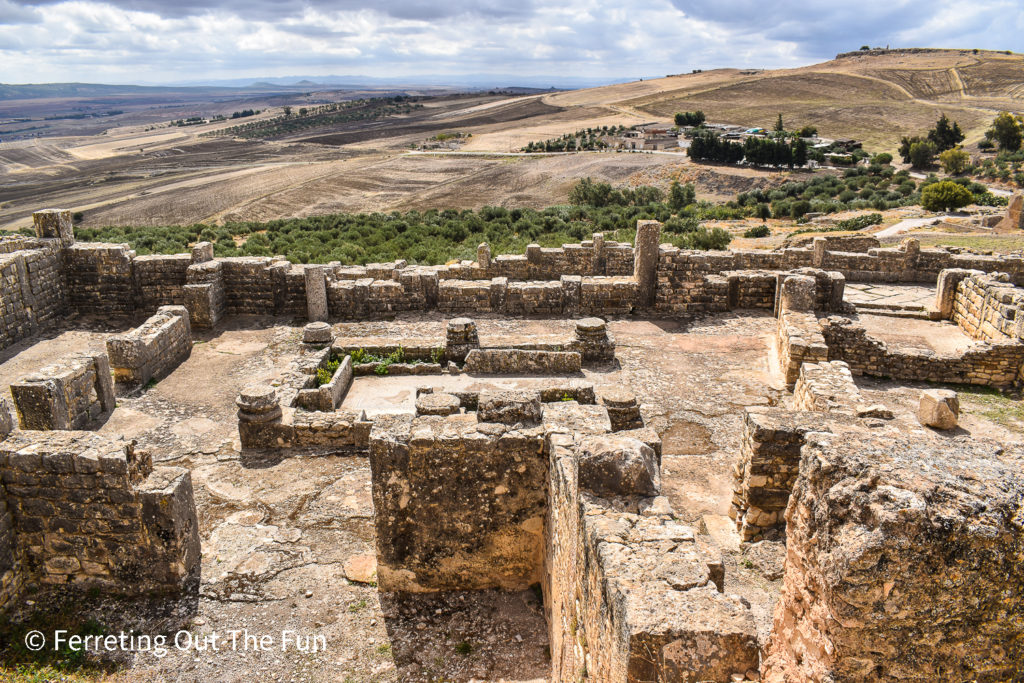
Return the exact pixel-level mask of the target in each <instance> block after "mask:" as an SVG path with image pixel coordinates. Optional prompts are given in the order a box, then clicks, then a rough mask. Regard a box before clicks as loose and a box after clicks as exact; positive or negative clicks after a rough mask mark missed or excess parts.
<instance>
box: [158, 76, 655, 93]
mask: <svg viewBox="0 0 1024 683" xmlns="http://www.w3.org/2000/svg"><path fill="white" fill-rule="evenodd" d="M634 80H636V79H635V78H620V79H608V78H593V77H591V78H588V77H584V76H550V75H539V76H536V75H535V76H522V75H514V74H460V75H451V74H448V75H441V74H431V75H425V76H422V75H421V76H396V77H377V76H337V75H332V76H276V77H268V78H262V77H261V78H256V79H252V78H228V79H219V80H217V79H205V80H192V81H181V82H175V83H168V84H166V85H179V86H182V85H184V86H222V87H224V86H226V87H251V86H254V85H260V86H267V85H275V86H289V87H300V88H301V87H316V86H324V85H329V86H331V87H346V86H348V87H359V88H366V87H371V88H372V87H396V86H404V87H409V86H421V87H422V86H437V87H445V86H447V87H465V88H483V89H490V88H511V87H521V88H541V89H544V88H552V87H553V88H557V89H560V90H565V89H576V88H591V87H595V86H599V85H612V84H614V83H627V82H629V81H634Z"/></svg>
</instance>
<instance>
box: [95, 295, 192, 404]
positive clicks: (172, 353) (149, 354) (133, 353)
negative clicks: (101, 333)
mask: <svg viewBox="0 0 1024 683" xmlns="http://www.w3.org/2000/svg"><path fill="white" fill-rule="evenodd" d="M191 353H192V328H191V326H190V324H189V315H188V310H187V309H186V308H185V307H184V306H162V307H160V308H159V309H157V312H156V314H155V315H153V316H152V317H150V318H149V319H148V320H146V322H144V323H143V324H142V325H140V326H139V327H136V328H135V329H132V330H129V331H128V332H125V333H123V334H117V335H113V336H111V337H108V338H107V355H108V356H109V358H110V366H111V368H112V369H113V371H114V383H115V384H116V385H117V388H118V389H122V390H132V389H137V388H138V387H141V386H145V384H146V383H147V382H149V381H150V380H151V379H161V378H163V377H165V376H166V375H168V374H170V372H171V371H172V370H174V368H176V367H178V366H179V365H180V364H181V363H183V362H184V361H185V359H187V358H188V357H189V356H190V355H191Z"/></svg>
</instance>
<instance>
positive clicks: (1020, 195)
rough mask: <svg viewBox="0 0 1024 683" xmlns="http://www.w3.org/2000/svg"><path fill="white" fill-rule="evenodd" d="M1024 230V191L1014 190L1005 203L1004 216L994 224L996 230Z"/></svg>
mask: <svg viewBox="0 0 1024 683" xmlns="http://www.w3.org/2000/svg"><path fill="white" fill-rule="evenodd" d="M1014 230H1024V192H1015V193H1014V194H1013V197H1011V198H1010V201H1009V202H1008V203H1007V205H1006V216H1005V217H1003V219H1002V220H1001V221H999V223H997V224H996V231H997V232H1011V231H1014Z"/></svg>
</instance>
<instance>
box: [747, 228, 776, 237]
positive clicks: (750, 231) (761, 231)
mask: <svg viewBox="0 0 1024 683" xmlns="http://www.w3.org/2000/svg"><path fill="white" fill-rule="evenodd" d="M771 234H772V231H771V230H770V229H769V228H768V226H767V225H755V226H754V227H752V228H747V230H746V231H745V232H744V233H743V236H744V237H752V238H757V237H768V236H769V235H771Z"/></svg>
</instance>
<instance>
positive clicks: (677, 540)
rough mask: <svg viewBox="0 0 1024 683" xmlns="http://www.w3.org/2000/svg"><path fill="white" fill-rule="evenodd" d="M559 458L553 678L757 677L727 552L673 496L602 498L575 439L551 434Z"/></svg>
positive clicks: (550, 562)
mask: <svg viewBox="0 0 1024 683" xmlns="http://www.w3.org/2000/svg"><path fill="white" fill-rule="evenodd" d="M631 441H632V440H631V439H629V438H628V437H627V438H622V439H619V438H618V437H615V438H613V440H612V441H611V442H609V445H611V444H613V443H619V444H621V445H623V446H624V447H625V448H627V449H628V448H630V446H629V443H630V442H631ZM548 451H549V457H550V468H551V469H550V484H549V494H548V498H549V503H548V510H547V524H546V528H547V532H546V535H547V540H546V544H547V552H546V556H545V578H544V581H545V583H544V596H545V607H546V611H547V617H548V631H549V642H550V646H551V663H552V671H551V680H556V681H575V680H582V679H584V678H586V679H587V680H597V681H629V682H637V683H639V682H641V681H645V682H646V681H684V682H696V681H716V682H722V683H725V682H726V681H731V680H733V679H732V676H733V675H734V674H739V675H740V676H743V675H744V674H745V673H746V672H747V671H749V670H751V669H753V670H757V668H758V646H757V637H756V629H755V626H754V622H753V619H752V618H751V615H750V610H749V609H748V608H747V607H745V606H743V605H742V604H741V603H740V602H739V600H737V599H735V598H730V597H727V596H726V595H724V594H723V593H722V589H723V581H724V565H722V560H721V557H720V555H718V553H717V552H716V551H714V550H712V549H711V547H710V546H709V545H707V544H705V543H703V542H702V541H701V540H700V539H699V538H698V537H696V535H695V534H694V531H693V529H692V528H690V527H687V526H685V525H683V524H680V523H678V522H676V521H673V519H672V510H671V507H669V506H668V505H667V504H666V502H665V501H664V499H652V498H648V497H643V496H637V495H635V494H634V495H629V492H628V491H625V490H623V491H620V494H622V495H620V496H618V497H615V498H614V500H613V499H612V498H601V497H598V496H595V495H594V494H593V493H592V492H591V491H589V490H588V489H587V486H586V485H585V484H582V483H581V477H580V459H581V454H580V445H579V444H577V443H576V442H575V440H574V438H573V437H572V436H571V435H570V434H569V433H567V432H560V433H551V434H549V436H548ZM659 500H660V501H661V503H660V504H659V502H658V501H659Z"/></svg>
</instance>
